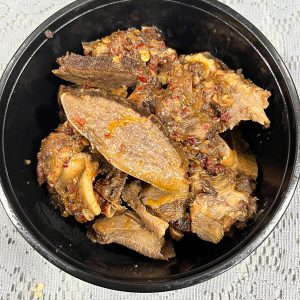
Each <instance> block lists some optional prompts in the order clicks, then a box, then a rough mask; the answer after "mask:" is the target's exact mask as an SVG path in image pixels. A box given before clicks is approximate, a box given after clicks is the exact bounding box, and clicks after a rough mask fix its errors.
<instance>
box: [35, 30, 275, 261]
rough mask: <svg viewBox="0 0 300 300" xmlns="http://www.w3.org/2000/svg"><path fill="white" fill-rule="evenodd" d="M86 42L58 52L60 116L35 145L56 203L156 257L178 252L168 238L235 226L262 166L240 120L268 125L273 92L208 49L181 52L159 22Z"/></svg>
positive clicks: (104, 240) (216, 238)
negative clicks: (76, 51) (79, 48)
mask: <svg viewBox="0 0 300 300" xmlns="http://www.w3.org/2000/svg"><path fill="white" fill-rule="evenodd" d="M82 47H83V55H80V54H74V53H66V55H64V56H62V57H60V58H58V59H57V63H58V65H59V66H58V68H57V69H55V70H53V74H54V75H56V76H58V77H60V78H62V79H64V80H66V81H69V82H71V83H72V84H71V85H68V86H63V85H61V86H60V87H59V91H58V106H59V116H60V121H61V123H62V124H60V125H59V126H58V128H57V130H55V131H54V132H52V133H50V134H49V136H48V137H46V138H45V139H43V140H42V143H41V148H40V151H39V153H38V165H37V177H38V182H39V184H40V185H42V184H44V183H45V184H46V185H47V188H48V191H49V195H50V198H51V200H52V202H53V204H54V206H55V207H56V208H58V209H59V210H60V211H61V213H62V215H63V216H64V217H67V216H73V217H74V218H75V219H76V220H77V221H78V222H80V223H84V222H90V223H89V224H87V226H86V227H87V228H89V231H88V237H89V238H90V239H91V240H92V241H94V242H97V243H99V244H103V245H104V244H110V243H117V244H120V245H122V246H125V247H127V248H129V249H132V250H134V251H136V252H138V253H140V254H142V255H144V256H147V257H149V258H153V259H160V260H168V259H171V258H173V257H174V256H175V251H174V248H173V245H172V242H171V240H174V241H175V242H179V241H180V242H181V243H184V239H183V237H184V236H185V235H193V236H194V237H196V238H197V237H199V238H200V239H202V240H205V241H208V242H211V243H219V242H220V241H221V240H222V239H223V238H224V237H225V236H226V235H227V236H229V234H228V232H230V231H231V229H232V228H233V227H236V228H238V229H242V228H243V227H244V226H245V225H246V224H247V222H249V220H251V218H253V216H254V215H255V213H256V211H257V201H258V198H257V197H256V196H255V189H256V180H257V176H258V173H259V170H258V165H257V163H256V157H255V155H254V154H253V153H252V152H251V147H250V146H249V144H248V143H247V140H246V139H245V137H244V136H243V134H242V128H243V125H241V126H238V125H239V124H240V123H241V122H242V121H243V122H245V121H253V122H257V123H259V124H261V125H262V126H264V127H268V126H269V125H270V120H269V119H268V117H267V115H266V113H265V109H266V108H267V107H268V105H269V102H268V99H269V97H270V95H271V93H270V92H269V91H267V90H264V89H262V88H260V87H258V86H256V85H255V84H254V83H253V82H252V81H251V80H249V79H246V78H245V77H244V76H243V74H242V71H241V70H236V71H234V70H231V69H230V68H229V67H228V66H227V65H226V64H225V63H224V62H222V61H221V60H219V59H218V58H216V57H213V56H212V55H211V54H210V53H208V52H201V53H193V54H189V55H186V54H185V55H178V54H177V52H176V50H174V49H172V48H170V47H168V46H167V45H166V43H165V41H164V38H163V34H162V32H161V31H160V30H158V29H157V28H155V27H142V28H141V29H137V28H130V29H128V30H118V31H116V32H113V33H112V34H110V35H108V36H105V37H99V39H97V40H95V41H86V42H83V43H82ZM252 79H253V80H254V82H255V78H252ZM182 239H183V240H182ZM200 250H201V249H199V251H200Z"/></svg>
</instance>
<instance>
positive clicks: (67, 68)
mask: <svg viewBox="0 0 300 300" xmlns="http://www.w3.org/2000/svg"><path fill="white" fill-rule="evenodd" d="M57 62H58V64H59V69H56V70H53V73H54V74H55V75H56V76H58V77H60V78H62V79H64V80H66V81H70V82H73V83H76V84H80V85H86V86H89V87H96V88H102V89H104V90H107V91H108V90H112V89H115V88H119V87H121V86H126V87H130V86H134V85H135V84H136V82H137V75H136V63H135V61H132V60H130V59H129V58H122V59H121V60H120V61H117V62H115V61H113V57H112V56H111V55H109V54H108V55H102V56H100V57H91V56H81V55H78V54H73V53H71V54H68V53H67V54H66V55H65V56H62V57H60V58H58V59H57Z"/></svg>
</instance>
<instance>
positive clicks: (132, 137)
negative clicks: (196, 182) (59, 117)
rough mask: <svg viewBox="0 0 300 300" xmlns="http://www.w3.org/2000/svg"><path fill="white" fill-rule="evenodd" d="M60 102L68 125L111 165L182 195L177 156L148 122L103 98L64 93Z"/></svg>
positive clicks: (182, 176)
mask: <svg viewBox="0 0 300 300" xmlns="http://www.w3.org/2000/svg"><path fill="white" fill-rule="evenodd" d="M61 102H62V105H63V108H64V110H65V113H66V116H67V118H68V120H69V122H70V123H71V124H72V125H73V126H74V127H75V128H76V129H77V130H78V131H79V132H80V133H81V134H82V135H83V136H85V137H86V138H87V139H88V140H89V141H90V143H91V145H92V147H93V148H96V149H97V150H98V151H99V152H100V153H101V154H102V155H103V156H104V157H105V158H106V159H107V160H108V161H109V162H110V163H111V164H112V165H113V166H115V167H116V168H118V169H119V170H121V171H123V172H124V173H127V174H129V175H131V176H133V177H136V178H138V179H141V180H143V181H146V182H148V183H150V184H152V185H154V186H156V187H157V188H159V189H161V190H164V191H167V192H169V193H176V194H179V195H183V196H186V194H187V192H188V183H187V180H186V178H185V174H186V171H185V168H184V166H183V162H182V160H181V157H180V155H179V154H178V152H177V151H176V150H175V148H174V147H173V146H172V144H171V143H170V142H169V140H168V138H167V137H165V136H164V134H163V132H162V131H161V130H160V129H159V128H158V127H157V126H156V125H155V124H154V123H153V122H152V121H151V119H149V118H146V117H142V116H141V115H140V114H138V113H137V112H135V111H134V110H132V109H131V108H130V107H126V106H124V105H122V104H120V103H117V102H116V101H113V100H109V99H107V98H103V97H96V96H91V95H84V94H83V95H81V96H76V95H73V94H72V93H64V94H63V95H62V96H61Z"/></svg>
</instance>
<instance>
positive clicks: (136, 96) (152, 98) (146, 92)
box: [127, 79, 161, 114]
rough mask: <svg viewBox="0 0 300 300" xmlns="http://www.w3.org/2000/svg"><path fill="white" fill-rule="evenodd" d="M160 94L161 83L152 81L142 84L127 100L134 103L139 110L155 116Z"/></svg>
mask: <svg viewBox="0 0 300 300" xmlns="http://www.w3.org/2000/svg"><path fill="white" fill-rule="evenodd" d="M160 92H161V89H160V85H159V83H158V82H157V81H156V80H155V79H151V80H149V81H147V82H146V83H142V82H140V83H139V84H138V85H137V86H136V88H135V89H134V91H133V92H132V93H131V94H130V96H129V97H128V98H127V101H129V102H130V103H133V104H134V106H135V107H136V108H137V109H139V108H142V109H144V110H145V111H147V112H148V113H150V114H151V113H153V114H154V113H155V110H156V102H157V100H158V97H159V94H160Z"/></svg>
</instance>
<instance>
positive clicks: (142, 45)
mask: <svg viewBox="0 0 300 300" xmlns="http://www.w3.org/2000/svg"><path fill="white" fill-rule="evenodd" d="M144 46H145V44H143V43H140V44H138V45H136V49H139V48H142V47H144Z"/></svg>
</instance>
